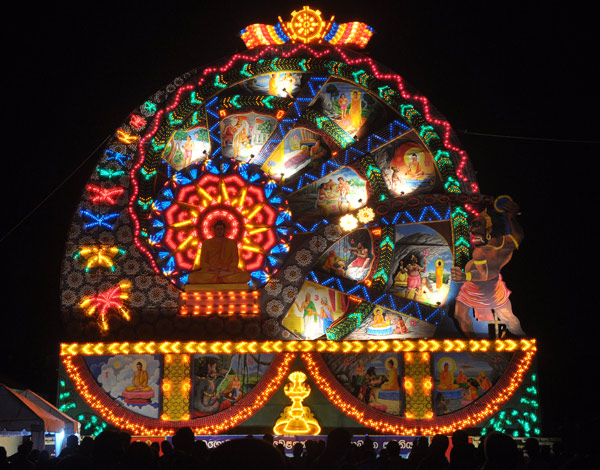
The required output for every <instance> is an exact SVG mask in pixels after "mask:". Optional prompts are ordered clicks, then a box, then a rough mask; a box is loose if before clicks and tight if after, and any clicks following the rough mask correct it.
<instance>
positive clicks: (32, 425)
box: [0, 384, 65, 450]
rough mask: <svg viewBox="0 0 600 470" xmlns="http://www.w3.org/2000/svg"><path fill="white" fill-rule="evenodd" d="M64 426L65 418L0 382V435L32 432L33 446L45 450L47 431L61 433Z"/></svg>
mask: <svg viewBox="0 0 600 470" xmlns="http://www.w3.org/2000/svg"><path fill="white" fill-rule="evenodd" d="M64 428H65V423H64V422H63V420H61V419H59V418H56V417H54V416H52V415H51V414H50V413H48V412H47V411H45V410H44V409H43V408H41V407H40V406H38V405H36V404H35V403H33V402H32V401H30V400H28V399H27V398H25V397H24V396H21V395H19V394H18V393H16V392H14V391H13V390H11V389H10V388H8V387H7V386H5V385H4V384H0V435H9V436H10V435H12V436H14V435H20V434H21V433H22V432H23V431H26V432H30V433H31V439H32V441H33V448H34V449H39V450H43V449H44V436H45V433H47V432H50V433H60V432H62V431H63V429H64Z"/></svg>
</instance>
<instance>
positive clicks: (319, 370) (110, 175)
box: [61, 6, 535, 436]
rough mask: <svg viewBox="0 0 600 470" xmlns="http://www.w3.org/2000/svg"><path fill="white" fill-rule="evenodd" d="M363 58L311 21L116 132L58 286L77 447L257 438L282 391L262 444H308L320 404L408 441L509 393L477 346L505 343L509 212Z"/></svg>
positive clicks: (350, 35) (514, 244) (345, 35)
mask: <svg viewBox="0 0 600 470" xmlns="http://www.w3.org/2000/svg"><path fill="white" fill-rule="evenodd" d="M371 35H372V29H371V28H370V27H369V26H367V25H365V24H363V23H359V22H350V23H337V22H336V21H334V17H331V19H330V20H325V19H324V17H323V16H322V14H321V12H320V11H318V10H314V9H312V8H310V7H308V6H305V7H303V8H302V9H301V10H298V11H294V12H292V14H291V18H290V20H289V21H284V20H282V19H281V18H279V23H278V24H276V25H274V26H273V25H264V24H255V25H251V26H248V27H247V28H246V29H244V30H243V31H242V33H241V36H242V39H243V40H244V42H245V43H246V45H247V47H248V50H247V51H244V52H242V53H239V54H235V55H234V56H232V57H231V58H230V59H228V60H225V61H222V62H220V63H218V64H216V65H214V66H207V67H204V68H198V69H195V70H194V71H193V72H190V73H186V74H184V75H182V76H181V77H178V78H176V79H175V80H174V81H173V82H172V83H170V84H168V85H167V86H166V87H165V88H164V89H162V90H159V91H158V92H157V93H156V94H154V95H152V96H151V97H149V98H148V99H147V100H146V101H145V102H144V103H142V104H141V105H140V106H139V107H138V108H136V109H135V110H133V112H132V113H131V114H130V115H129V116H128V117H127V119H126V120H125V122H123V123H122V124H121V125H120V126H119V127H118V128H117V129H116V131H115V133H114V135H113V136H112V138H111V140H110V142H109V143H108V145H107V146H106V148H104V149H103V150H102V153H101V155H100V156H99V159H98V165H97V166H96V168H95V169H94V171H93V173H92V175H91V177H90V179H89V181H88V184H87V185H86V187H85V191H84V193H83V195H82V198H81V201H80V204H79V206H78V208H77V210H76V213H75V215H74V218H73V222H72V224H71V227H70V229H69V234H68V239H67V242H66V254H65V257H64V260H63V266H62V274H61V313H62V318H63V320H64V323H65V331H64V335H65V341H70V343H65V344H63V345H62V350H61V356H62V367H63V378H62V379H61V387H63V388H64V390H63V391H62V392H61V400H63V402H61V403H62V405H63V408H64V410H65V411H67V412H69V413H70V414H72V415H77V416H81V417H82V419H84V420H85V421H86V427H85V429H87V430H88V431H89V432H90V433H97V432H101V430H102V429H104V427H105V426H107V425H108V424H112V425H115V426H118V427H122V428H126V429H128V430H130V431H131V432H134V433H135V434H138V435H143V436H150V435H156V433H158V434H160V435H167V434H171V433H172V432H174V430H175V429H176V428H177V427H181V426H184V425H190V426H193V428H194V430H195V431H196V432H197V433H199V434H214V433H218V432H224V431H226V430H230V429H233V428H235V427H236V426H238V425H242V424H243V423H245V422H246V421H248V422H255V421H253V419H255V418H252V416H254V415H257V413H258V415H260V416H262V417H261V419H263V420H264V419H267V418H266V416H267V415H265V413H266V411H265V410H264V409H263V408H265V409H266V408H268V407H269V406H270V407H271V408H270V409H271V412H274V411H273V406H274V405H273V406H271V405H269V406H267V407H265V405H266V404H267V403H273V402H272V400H273V396H274V394H276V392H277V390H278V389H279V387H280V386H281V387H284V388H285V387H287V388H285V390H287V391H288V392H290V393H288V396H287V397H285V396H284V394H283V393H280V394H279V395H277V396H278V397H279V398H278V400H281V402H277V406H280V405H281V409H278V411H277V413H276V416H275V417H274V418H273V420H272V423H271V422H269V423H270V424H269V427H270V429H272V428H273V426H275V428H277V429H278V430H280V431H281V430H283V431H285V430H286V429H287V430H290V429H294V430H296V431H297V432H298V433H300V430H304V431H305V432H314V431H315V430H316V429H317V427H319V428H320V429H328V427H329V423H328V421H327V420H325V421H323V420H322V419H320V418H319V416H317V413H316V412H315V411H314V410H318V409H319V406H317V407H316V408H314V410H313V408H310V407H311V400H319V399H321V398H322V397H323V396H327V397H331V403H329V404H328V405H327V406H328V407H330V408H331V406H333V408H332V409H335V410H337V411H335V412H336V413H339V415H338V416H337V417H338V418H339V419H350V420H351V422H352V423H355V424H356V426H359V427H364V428H369V429H374V430H377V431H378V432H381V433H391V434H402V433H405V434H412V435H414V434H416V433H424V434H429V433H431V432H434V431H440V430H448V429H456V428H458V427H464V426H470V425H473V424H474V423H482V422H483V421H484V420H485V419H486V418H487V417H491V416H492V415H493V413H495V412H496V411H497V410H499V408H500V407H501V406H502V404H503V403H506V402H507V400H509V399H510V395H511V394H512V393H514V391H515V390H516V387H518V385H519V384H520V383H522V381H523V380H524V377H525V374H526V372H525V371H526V370H527V369H528V367H529V364H530V363H531V360H532V358H533V354H534V351H535V342H534V341H530V340H527V339H522V340H518V341H517V340H515V341H500V340H496V338H500V337H501V335H502V334H503V333H504V331H505V330H508V331H509V332H510V333H512V334H513V335H514V336H515V337H520V338H526V335H525V333H524V332H523V331H522V329H521V326H520V323H519V320H518V318H517V317H516V316H515V314H514V313H513V311H512V306H511V303H510V302H509V300H508V297H509V294H510V291H509V290H508V288H507V287H506V286H505V284H504V282H503V281H502V278H501V275H500V269H501V267H502V266H504V265H505V264H506V263H507V262H508V261H509V259H510V257H511V256H512V254H513V253H514V251H515V250H517V249H518V247H519V244H520V243H521V241H522V239H523V234H522V230H521V228H520V226H519V224H518V222H517V218H518V217H517V216H518V214H519V208H518V206H517V205H516V204H515V203H514V202H513V201H512V200H511V199H510V197H508V196H500V197H498V198H496V199H494V198H492V197H489V196H484V195H482V194H481V193H480V191H479V187H478V185H477V183H476V181H475V178H474V175H475V173H474V170H473V169H472V167H471V164H470V161H469V159H468V157H467V154H466V152H465V151H464V150H463V149H461V147H460V145H459V143H458V142H457V141H456V138H455V136H454V134H453V132H452V129H451V127H450V124H449V123H448V122H447V121H446V120H444V118H443V117H442V116H441V115H440V114H439V113H438V112H437V111H436V110H435V109H434V108H433V106H432V105H431V104H430V103H429V101H428V100H427V98H425V97H424V96H422V95H419V94H417V93H415V92H413V91H412V89H411V88H410V87H408V86H407V84H406V83H405V82H404V80H403V79H402V77H400V76H399V75H397V74H395V73H394V72H392V71H390V70H387V69H386V68H385V67H384V66H382V65H380V64H378V63H376V62H375V61H374V60H372V59H371V58H369V57H366V56H363V55H361V54H359V53H358V52H357V51H356V49H361V48H364V47H365V46H366V44H367V42H368V40H369V38H370V37H371ZM454 323H456V325H457V326H458V328H457V327H456V326H455V325H454ZM457 330H458V331H457ZM490 331H493V334H492V335H491V336H490ZM448 332H450V335H449V336H450V337H452V338H455V337H458V336H460V334H461V333H462V334H463V335H464V336H465V337H467V338H468V340H465V341H461V340H454V339H452V340H450V339H447V338H446V336H447V333H448ZM157 338H160V339H161V341H158V340H157ZM432 338H433V339H432ZM124 340H127V341H129V342H123V341H124ZM296 367H299V368H300V370H295V369H294V368H296ZM296 372H298V374H296V375H290V374H295V373H296ZM299 374H305V376H306V378H305V379H303V378H302V377H303V376H302V375H299ZM290 377H293V378H290ZM309 388H310V390H311V391H310V393H308V390H309ZM307 393H308V394H307ZM305 395H306V396H305ZM290 400H291V404H290ZM302 400H305V402H303V401H302ZM301 403H304V404H301ZM307 403H308V404H307ZM306 407H308V408H310V409H311V410H313V411H310V412H309V411H306V413H305V414H302V413H300V410H301V409H302V410H304V409H305V408H306ZM285 410H287V411H285ZM332 413H333V411H332ZM301 415H302V416H301ZM269 416H270V415H269ZM256 419H258V418H256ZM268 419H271V418H270V417H269V418H268ZM493 419H495V418H493ZM277 420H280V421H277ZM261 422H263V421H261ZM277 422H278V423H279V424H276V423H277ZM495 422H496V423H498V422H499V421H495ZM186 423H187V424H186ZM352 425H354V424H352Z"/></svg>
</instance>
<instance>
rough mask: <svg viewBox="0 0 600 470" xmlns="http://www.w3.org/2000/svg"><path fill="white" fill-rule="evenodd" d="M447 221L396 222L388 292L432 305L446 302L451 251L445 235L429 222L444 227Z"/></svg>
mask: <svg viewBox="0 0 600 470" xmlns="http://www.w3.org/2000/svg"><path fill="white" fill-rule="evenodd" d="M447 225H448V224H446V223H443V222H442V223H436V224H431V225H425V224H403V225H396V243H395V251H394V257H393V260H392V272H393V273H394V275H393V277H391V279H390V280H389V281H388V284H387V286H386V288H387V290H388V292H390V293H393V294H395V295H398V296H400V297H404V298H406V299H409V300H416V301H418V302H421V303H424V304H427V305H432V306H438V307H439V306H443V305H444V304H445V303H446V299H447V297H448V292H449V290H450V282H451V281H450V268H451V267H452V263H453V260H452V252H451V251H450V247H449V244H448V242H447V241H446V239H445V238H444V237H443V236H442V235H441V234H440V233H439V232H438V231H437V230H434V229H433V228H431V226H435V227H436V229H438V230H444V229H446V228H448V227H447Z"/></svg>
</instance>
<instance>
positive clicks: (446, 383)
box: [438, 362, 458, 390]
mask: <svg viewBox="0 0 600 470" xmlns="http://www.w3.org/2000/svg"><path fill="white" fill-rule="evenodd" d="M449 368H450V365H449V364H448V363H447V362H445V363H444V370H442V371H440V384H439V385H438V389H439V390H456V389H457V388H458V385H457V384H455V383H454V374H453V373H452V371H451V370H449Z"/></svg>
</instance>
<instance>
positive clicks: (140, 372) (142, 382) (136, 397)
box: [122, 362, 154, 404]
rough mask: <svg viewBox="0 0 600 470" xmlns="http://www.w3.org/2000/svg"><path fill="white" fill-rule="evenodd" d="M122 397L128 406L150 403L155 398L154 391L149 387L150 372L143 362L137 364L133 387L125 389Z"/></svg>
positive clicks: (132, 380)
mask: <svg viewBox="0 0 600 470" xmlns="http://www.w3.org/2000/svg"><path fill="white" fill-rule="evenodd" d="M122 395H123V398H124V399H125V403H128V404H144V403H149V402H150V399H152V398H153V397H154V390H152V387H150V386H149V385H148V372H147V371H146V370H144V366H143V365H142V363H141V362H137V363H136V365H135V371H134V372H133V377H132V379H131V385H129V386H127V387H125V389H124V390H123V392H122Z"/></svg>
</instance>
